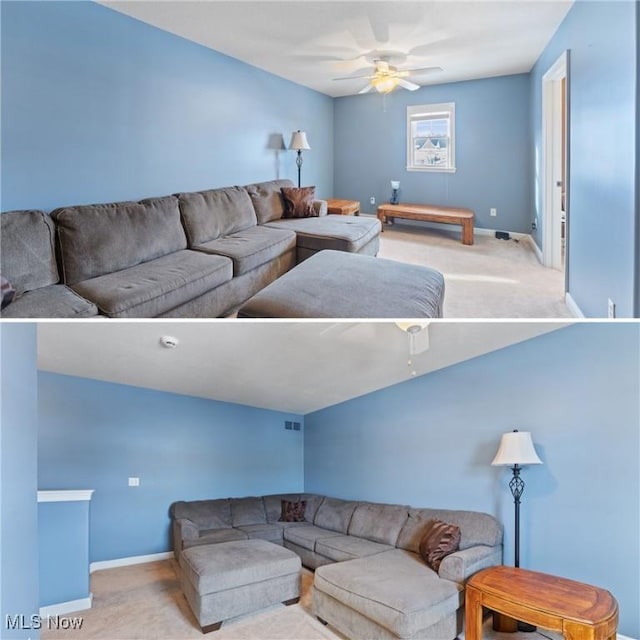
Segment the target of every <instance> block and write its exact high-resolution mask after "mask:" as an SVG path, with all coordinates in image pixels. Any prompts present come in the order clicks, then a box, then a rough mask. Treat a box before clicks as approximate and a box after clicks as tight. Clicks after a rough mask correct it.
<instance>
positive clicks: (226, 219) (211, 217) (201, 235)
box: [178, 187, 257, 247]
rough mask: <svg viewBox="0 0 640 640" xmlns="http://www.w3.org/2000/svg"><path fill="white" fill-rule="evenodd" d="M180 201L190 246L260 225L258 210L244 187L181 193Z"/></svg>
mask: <svg viewBox="0 0 640 640" xmlns="http://www.w3.org/2000/svg"><path fill="white" fill-rule="evenodd" d="M178 202H179V204H180V215H181V216H182V222H183V224H184V228H185V231H186V233H187V240H188V242H189V246H190V247H195V246H197V245H202V244H204V243H205V242H209V241H211V240H215V239H216V238H220V237H223V236H228V235H231V234H232V233H237V232H238V231H244V230H245V229H248V228H249V227H255V225H256V224H257V219H256V213H255V211H254V210H253V205H252V204H251V199H250V198H249V195H248V194H247V192H246V190H245V189H244V187H225V188H223V189H210V190H208V191H198V192H195V193H180V194H178Z"/></svg>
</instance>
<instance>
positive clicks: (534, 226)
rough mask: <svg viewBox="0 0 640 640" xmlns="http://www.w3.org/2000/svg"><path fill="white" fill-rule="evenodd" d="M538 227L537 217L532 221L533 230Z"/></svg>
mask: <svg viewBox="0 0 640 640" xmlns="http://www.w3.org/2000/svg"><path fill="white" fill-rule="evenodd" d="M537 228H538V218H536V219H535V220H534V221H533V222H532V223H531V231H535V230H536V229H537Z"/></svg>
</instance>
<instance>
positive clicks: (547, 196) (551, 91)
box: [542, 51, 569, 292]
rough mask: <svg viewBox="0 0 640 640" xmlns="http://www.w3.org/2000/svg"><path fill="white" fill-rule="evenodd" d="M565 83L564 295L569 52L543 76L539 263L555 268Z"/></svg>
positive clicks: (559, 251) (558, 256)
mask: <svg viewBox="0 0 640 640" xmlns="http://www.w3.org/2000/svg"><path fill="white" fill-rule="evenodd" d="M563 79H564V80H565V95H564V130H565V171H564V175H565V185H564V192H565V202H564V209H565V210H564V214H565V229H564V240H565V256H564V258H565V260H564V262H565V292H566V291H568V290H569V288H568V285H569V282H568V264H569V108H568V107H569V52H568V51H563V52H562V54H561V55H560V57H559V58H558V59H557V60H556V61H555V62H554V63H553V65H551V67H550V68H549V70H548V71H547V72H546V73H545V74H544V76H542V175H543V185H542V189H543V196H542V203H543V210H542V228H543V234H542V264H543V265H544V266H545V267H552V268H554V269H561V268H562V238H561V226H562V215H561V212H560V210H559V209H555V208H554V196H556V190H557V189H558V186H557V181H558V176H559V175H561V174H560V171H561V157H562V147H561V144H562V129H561V125H562V83H561V81H562V80H563Z"/></svg>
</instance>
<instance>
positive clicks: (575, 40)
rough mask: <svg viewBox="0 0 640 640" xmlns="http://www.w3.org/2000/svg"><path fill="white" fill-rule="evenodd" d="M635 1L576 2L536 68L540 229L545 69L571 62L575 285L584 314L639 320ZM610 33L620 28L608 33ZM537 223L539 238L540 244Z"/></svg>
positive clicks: (534, 102)
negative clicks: (610, 308)
mask: <svg viewBox="0 0 640 640" xmlns="http://www.w3.org/2000/svg"><path fill="white" fill-rule="evenodd" d="M638 11H639V9H638V4H637V3H635V2H631V1H629V0H625V1H616V2H608V1H607V2H602V1H598V2H596V1H593V2H590V1H589V2H587V1H584V0H578V2H576V3H575V4H574V6H573V8H572V9H571V11H570V12H569V13H568V15H567V17H566V18H565V20H564V21H563V23H562V24H561V25H560V28H559V29H558V31H557V32H556V34H555V36H554V37H553V39H552V40H551V42H550V43H549V44H548V46H547V47H546V49H545V50H544V52H543V54H542V55H541V57H540V59H539V60H538V62H537V63H536V65H535V67H534V69H533V71H532V73H531V96H532V97H531V99H532V110H531V113H532V128H533V141H534V149H533V153H534V156H535V158H537V159H538V162H537V164H536V165H534V169H535V176H540V179H536V193H535V198H534V203H533V208H532V219H533V217H534V216H535V215H536V214H537V215H538V220H539V222H540V225H541V226H542V223H543V220H542V210H541V206H542V204H541V203H542V179H541V175H542V165H541V164H540V162H541V155H542V110H541V101H542V89H541V83H542V76H543V75H544V74H545V73H546V71H547V70H548V69H549V68H550V67H551V66H552V65H553V63H554V62H555V61H556V60H557V58H558V57H559V56H560V55H561V53H562V52H563V51H565V50H567V49H569V50H570V63H569V120H570V127H569V137H570V139H569V145H570V159H571V164H570V172H569V203H570V204H569V207H570V209H569V219H570V224H569V264H568V270H569V292H570V293H571V296H572V297H573V299H574V300H575V301H576V303H577V304H578V306H579V307H580V309H581V310H582V312H583V313H584V314H585V315H586V316H587V317H606V316H607V299H608V298H611V299H612V300H613V301H614V302H615V303H616V311H617V315H618V317H633V315H634V301H635V295H636V293H637V292H638V290H639V288H640V285H638V282H637V281H638V278H639V275H638V271H637V268H636V267H637V261H638V256H637V255H636V242H637V238H638V229H637V226H638V224H639V222H638V219H637V208H636V197H637V195H636V184H637V182H636V180H637V172H638V159H637V157H636V148H637V135H638V132H637V128H638V124H637V122H638V118H639V117H640V109H639V105H638V102H637V83H638V81H637V74H638V66H637V64H638V63H637V55H638V54H637V50H638V46H639V44H640V42H639V39H638V22H637V20H638V17H637V14H638ZM612 34H615V36H614V37H612ZM542 233H543V231H542V229H541V228H540V227H539V231H538V236H537V242H538V244H539V245H540V244H541V238H542V237H543V236H542Z"/></svg>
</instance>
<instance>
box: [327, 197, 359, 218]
mask: <svg viewBox="0 0 640 640" xmlns="http://www.w3.org/2000/svg"><path fill="white" fill-rule="evenodd" d="M327 212H328V213H336V214H338V215H342V216H353V215H356V216H359V215H360V203H359V202H358V201H357V200H338V199H335V198H334V199H332V200H327Z"/></svg>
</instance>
